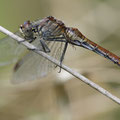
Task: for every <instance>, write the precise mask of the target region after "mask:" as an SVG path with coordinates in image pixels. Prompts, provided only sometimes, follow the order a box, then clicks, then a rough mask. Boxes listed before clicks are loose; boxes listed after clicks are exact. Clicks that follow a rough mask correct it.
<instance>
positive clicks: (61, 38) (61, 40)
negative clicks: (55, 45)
mask: <svg viewBox="0 0 120 120" xmlns="http://www.w3.org/2000/svg"><path fill="white" fill-rule="evenodd" d="M45 40H46V41H56V42H66V40H65V38H64V37H54V38H47V39H45Z"/></svg>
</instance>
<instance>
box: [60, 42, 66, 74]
mask: <svg viewBox="0 0 120 120" xmlns="http://www.w3.org/2000/svg"><path fill="white" fill-rule="evenodd" d="M67 46H68V42H66V43H65V46H64V50H63V53H62V56H61V58H60V69H59V73H60V72H61V66H62V62H63V60H64V56H65V53H66V50H67Z"/></svg>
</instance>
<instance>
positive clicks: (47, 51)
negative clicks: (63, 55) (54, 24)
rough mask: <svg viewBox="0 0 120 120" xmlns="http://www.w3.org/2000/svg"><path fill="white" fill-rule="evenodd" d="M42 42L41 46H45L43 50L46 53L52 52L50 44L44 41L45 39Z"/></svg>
mask: <svg viewBox="0 0 120 120" xmlns="http://www.w3.org/2000/svg"><path fill="white" fill-rule="evenodd" d="M40 43H41V46H42V48H43V51H44V52H45V53H49V52H50V49H49V48H48V46H47V45H46V44H45V42H44V40H42V39H41V40H40Z"/></svg>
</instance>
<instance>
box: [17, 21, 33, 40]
mask: <svg viewBox="0 0 120 120" xmlns="http://www.w3.org/2000/svg"><path fill="white" fill-rule="evenodd" d="M19 31H20V33H21V34H22V35H23V37H24V38H25V39H27V40H31V39H34V32H33V27H32V23H31V22H30V21H26V22H24V24H22V25H20V28H19Z"/></svg>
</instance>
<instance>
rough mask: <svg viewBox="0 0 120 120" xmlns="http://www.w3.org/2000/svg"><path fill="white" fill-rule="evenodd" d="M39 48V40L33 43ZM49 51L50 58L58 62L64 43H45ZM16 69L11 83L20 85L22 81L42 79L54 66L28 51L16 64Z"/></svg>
mask: <svg viewBox="0 0 120 120" xmlns="http://www.w3.org/2000/svg"><path fill="white" fill-rule="evenodd" d="M33 44H34V45H37V46H38V47H39V48H41V44H40V41H39V39H36V40H35V42H34V43H33ZM46 44H47V46H48V47H49V49H50V50H51V52H50V53H48V54H49V55H50V56H52V57H54V58H56V59H57V60H60V57H61V55H62V52H63V48H64V43H62V42H55V41H46ZM17 66H19V67H18V69H17V70H15V71H14V74H13V78H12V83H21V82H23V81H30V80H36V79H38V78H41V77H44V76H45V75H47V74H48V73H49V72H50V71H52V70H53V69H54V68H55V65H54V64H53V63H52V62H50V61H48V60H47V59H45V58H44V57H42V56H40V55H38V54H36V53H34V52H32V51H29V52H28V53H27V54H26V55H25V56H24V57H23V58H22V59H21V60H20V61H19V62H18V63H17Z"/></svg>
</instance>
